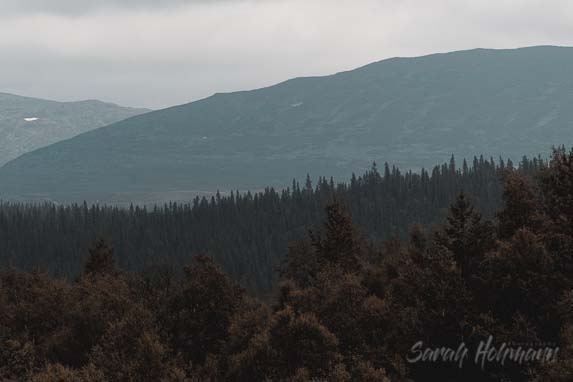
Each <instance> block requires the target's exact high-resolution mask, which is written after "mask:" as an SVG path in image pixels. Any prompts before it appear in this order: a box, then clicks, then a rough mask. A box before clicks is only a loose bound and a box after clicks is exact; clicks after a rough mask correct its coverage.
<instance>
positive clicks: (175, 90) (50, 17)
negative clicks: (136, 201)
mask: <svg viewBox="0 0 573 382" xmlns="http://www.w3.org/2000/svg"><path fill="white" fill-rule="evenodd" d="M94 3H95V2H81V1H77V0H73V1H72V0H49V1H48V0H2V1H1V2H0V63H1V64H2V68H3V70H2V71H1V72H0V92H7V93H15V94H21V95H25V96H31V97H41V98H47V99H56V100H61V101H72V100H80V99H94V98H96V99H102V100H104V101H106V102H113V103H116V104H120V105H128V106H135V107H148V108H153V109H158V108H162V107H167V106H172V105H177V104H182V103H187V102H190V101H194V100H197V99H201V98H204V97H207V96H209V95H211V94H213V93H218V92H219V93H220V92H229V91H238V90H247V89H255V88H261V87H265V86H269V85H272V84H276V83H279V82H282V81H284V80H287V79H289V78H294V77H305V76H319V75H328V74H333V73H337V72H341V71H346V70H352V69H354V68H357V67H360V66H364V65H365V64H368V63H371V62H376V61H380V60H382V59H385V58H391V57H396V56H409V57H412V56H421V55H426V54H432V53H439V52H448V51H455V50H466V49H473V48H517V47H524V46H533V45H561V46H563V45H565V46H567V45H568V46H571V45H573V2H571V1H567V0H545V1H538V0H535V1H534V0H497V1H490V0H455V1H454V0H353V1H351V0H338V1H324V0H198V1H184V0H163V1H157V0H155V1H151V0H137V1H135V0H102V1H101V2H97V3H96V4H98V5H97V6H94V5H93V4H94ZM86 4H89V5H86Z"/></svg>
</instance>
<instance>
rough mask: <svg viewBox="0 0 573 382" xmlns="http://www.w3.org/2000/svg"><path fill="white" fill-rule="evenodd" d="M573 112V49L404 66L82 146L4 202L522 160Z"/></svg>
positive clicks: (98, 135)
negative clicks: (377, 167) (382, 166)
mask: <svg viewBox="0 0 573 382" xmlns="http://www.w3.org/2000/svg"><path fill="white" fill-rule="evenodd" d="M572 104H573V48H557V47H533V48H524V49H517V50H484V49H478V50H471V51H462V52H454V53H448V54H436V55H430V56H425V57H419V58H394V59H389V60H384V61H380V62H377V63H373V64H370V65H367V66H365V67H362V68H359V69H356V70H353V71H348V72H343V73H339V74H336V75H331V76H325V77H313V78H297V79H293V80H289V81H286V82H284V83H281V84H278V85H275V86H271V87H268V88H264V89H258V90H253V91H244V92H236V93H229V94H215V95H213V96H212V97H209V98H207V99H204V100H201V101H197V102H193V103H189V104H185V105H181V106H176V107H172V108H169V109H164V110H160V111H155V112H151V113H147V114H144V115H140V116H136V117H133V118H130V119H127V120H124V121H121V122H118V123H115V124H112V125H109V126H106V127H103V128H100V129H96V130H93V131H90V132H87V133H85V134H81V135H79V136H77V137H75V138H73V139H69V140H66V141H62V142H59V143H56V144H54V145H51V146H49V147H46V148H43V149H40V150H36V151H34V152H31V153H28V154H26V155H23V156H22V157H20V158H18V159H17V160H14V161H12V162H10V163H8V164H6V165H5V166H4V167H2V168H1V169H0V196H1V197H2V198H11V197H13V198H18V199H51V200H57V201H67V200H82V199H87V200H113V199H114V198H120V199H121V198H122V197H124V198H125V199H127V200H129V199H131V200H133V199H135V200H137V199H139V198H143V197H144V196H145V197H147V196H148V195H158V194H159V195H172V194H176V193H190V194H192V193H199V192H208V191H214V190H217V189H220V190H222V191H224V190H230V189H246V188H250V189H258V188H261V187H264V186H286V185H288V184H289V182H290V181H291V179H292V178H293V177H296V178H298V179H301V178H303V177H304V176H305V175H306V173H307V172H308V173H310V174H311V176H313V177H315V176H319V175H326V176H335V177H342V178H347V177H348V176H349V175H350V174H351V173H352V172H361V171H362V170H363V169H365V168H367V167H369V166H370V164H371V163H372V161H374V160H376V161H378V162H384V161H387V162H389V163H392V164H397V165H399V166H400V167H403V168H404V167H405V168H419V167H422V166H430V165H433V164H435V163H440V162H443V161H444V160H447V159H449V157H450V155H451V154H455V155H456V157H457V158H462V157H467V158H472V157H473V156H474V155H480V154H483V155H485V156H494V157H497V156H499V155H503V156H504V157H508V156H509V157H510V158H512V159H513V160H519V159H520V158H521V156H522V155H524V154H527V155H537V154H542V155H545V154H547V153H549V150H550V147H551V145H556V144H566V145H571V144H572V143H573V108H572V107H571V105H572ZM122 195H123V196H122Z"/></svg>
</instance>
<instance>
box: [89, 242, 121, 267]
mask: <svg viewBox="0 0 573 382" xmlns="http://www.w3.org/2000/svg"><path fill="white" fill-rule="evenodd" d="M117 272H118V269H117V266H116V263H115V257H114V255H113V248H111V247H110V246H109V245H108V244H107V242H106V241H105V240H104V239H102V238H100V239H97V240H96V241H95V242H94V243H93V244H92V245H91V247H90V248H89V256H88V259H87V261H86V264H85V268H84V275H85V276H100V275H116V274H117Z"/></svg>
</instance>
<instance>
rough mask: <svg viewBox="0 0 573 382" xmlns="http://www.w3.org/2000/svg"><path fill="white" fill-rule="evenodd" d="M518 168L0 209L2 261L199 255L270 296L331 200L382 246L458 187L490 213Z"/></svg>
mask: <svg viewBox="0 0 573 382" xmlns="http://www.w3.org/2000/svg"><path fill="white" fill-rule="evenodd" d="M543 166H545V163H544V161H543V160H541V159H540V158H533V159H531V160H530V159H527V158H523V159H522V160H521V162H520V163H519V164H518V165H516V166H515V167H516V168H517V171H519V172H520V173H522V174H525V175H531V174H533V173H535V172H536V171H538V169H539V168H541V167H543ZM513 167H514V165H513V163H512V162H511V161H510V160H508V161H504V160H503V159H499V160H498V161H497V163H496V162H494V160H493V159H489V160H485V159H484V158H483V157H480V158H474V159H473V162H470V164H469V165H468V164H467V162H466V161H465V160H464V161H463V162H462V164H461V165H460V166H456V163H455V160H454V158H452V159H451V160H450V162H449V163H445V164H443V165H441V166H436V167H435V168H433V169H432V171H431V172H428V171H426V170H421V171H420V172H411V171H410V172H406V173H402V172H401V171H400V170H399V169H398V168H396V167H390V166H388V165H387V164H386V165H384V167H383V169H381V170H378V169H377V167H376V165H373V166H372V168H371V169H370V170H369V171H367V172H366V173H365V174H363V175H361V176H352V178H351V179H350V181H349V182H347V183H335V181H334V180H333V179H332V178H330V179H327V178H325V177H322V178H319V179H318V181H317V182H316V184H314V185H313V182H312V180H311V178H310V177H307V179H306V181H305V182H302V185H301V184H300V183H299V182H297V181H294V180H293V182H292V186H291V187H289V188H287V189H285V190H280V191H277V190H274V189H272V188H268V189H266V190H264V191H262V192H258V193H249V192H247V193H239V192H232V193H230V195H220V194H217V195H215V196H213V197H212V198H210V199H207V198H202V199H198V198H197V199H195V200H194V201H193V202H192V203H189V204H176V203H170V204H167V205H164V206H159V207H155V208H146V207H139V206H133V207H131V208H118V207H108V206H100V205H88V204H85V203H84V204H80V205H55V204H37V205H29V204H14V203H1V202H0V264H3V265H11V266H15V267H18V268H21V269H25V270H31V269H34V268H40V269H43V270H47V271H49V272H50V273H52V274H54V275H56V276H61V277H68V278H73V277H76V276H77V275H78V274H80V273H81V270H82V267H83V264H84V262H85V257H86V256H87V250H86V249H87V247H88V246H89V245H90V243H92V242H93V241H94V240H96V239H98V238H104V239H106V241H108V242H109V243H110V245H112V246H113V248H114V250H115V254H116V257H117V259H118V264H119V265H120V267H121V268H122V269H125V270H128V271H146V270H149V269H154V268H158V267H160V268H171V270H177V269H181V268H182V267H183V266H184V265H186V264H187V263H188V262H189V261H190V260H191V256H192V254H194V253H206V254H208V255H209V256H211V257H212V258H213V259H214V260H215V261H216V262H217V264H219V265H220V266H221V267H222V268H223V270H224V271H225V272H226V273H228V274H229V275H230V276H231V277H232V278H233V279H234V280H237V281H238V282H239V283H240V284H241V285H242V286H244V287H246V288H247V289H248V290H249V291H250V292H251V293H255V294H266V293H269V292H270V291H272V289H273V287H274V286H275V285H276V281H277V272H275V270H276V269H277V267H278V266H280V264H281V263H282V261H283V260H284V258H285V256H286V253H287V248H288V245H289V243H290V242H292V241H294V240H300V239H302V238H303V237H304V236H305V235H306V232H307V230H308V229H309V228H314V227H318V226H319V225H320V223H321V221H322V220H324V218H325V215H324V206H325V205H326V204H327V203H328V202H329V201H330V200H331V199H332V198H333V197H336V198H338V199H340V200H341V201H343V202H344V204H345V205H346V206H347V208H348V210H349V213H350V214H351V215H352V217H353V219H354V221H355V222H356V224H357V226H358V227H359V230H360V231H361V233H362V234H364V235H365V236H366V238H367V240H369V241H371V242H373V243H378V244H380V243H381V242H383V241H384V240H387V239H388V238H390V237H391V236H393V235H402V236H404V235H407V233H408V229H409V227H410V226H411V225H412V224H415V223H418V224H422V225H425V226H430V225H432V224H435V223H438V222H439V221H440V220H441V219H443V218H444V216H445V211H446V209H447V207H448V206H449V204H450V203H452V202H453V200H454V199H455V197H456V195H457V193H458V192H459V191H460V190H466V191H467V192H468V193H469V194H471V196H472V201H473V203H474V204H475V205H476V207H477V208H479V210H480V211H481V212H482V213H483V214H484V215H486V216H492V215H493V214H494V212H495V211H496V209H497V208H498V207H499V206H500V203H501V190H502V185H501V182H500V179H501V178H500V177H501V174H502V173H503V172H504V171H505V169H506V168H513Z"/></svg>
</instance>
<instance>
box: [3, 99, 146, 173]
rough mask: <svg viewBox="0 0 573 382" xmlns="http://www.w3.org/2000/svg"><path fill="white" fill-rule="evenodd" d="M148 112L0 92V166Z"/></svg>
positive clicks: (96, 102)
mask: <svg viewBox="0 0 573 382" xmlns="http://www.w3.org/2000/svg"><path fill="white" fill-rule="evenodd" d="M147 111H149V110H145V109H134V108H127V107H120V106H117V105H114V104H111V103H104V102H100V101H93V100H90V101H80V102H56V101H48V100H43V99H37V98H29V97H21V96H17V95H13V94H6V93H0V166H1V165H3V164H4V163H6V162H8V161H9V160H12V159H14V158H16V157H18V156H20V155H22V154H24V153H26V152H29V151H32V150H35V149H38V148H40V147H44V146H48V145H51V144H52V143H56V142H58V141H61V140H64V139H68V138H71V137H73V136H76V135H78V134H81V133H85V132H86V131H89V130H93V129H95V128H98V127H102V126H105V125H109V124H110V123H114V122H117V121H121V120H122V119H126V118H129V117H133V116H134V115H138V114H141V113H145V112H147Z"/></svg>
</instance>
